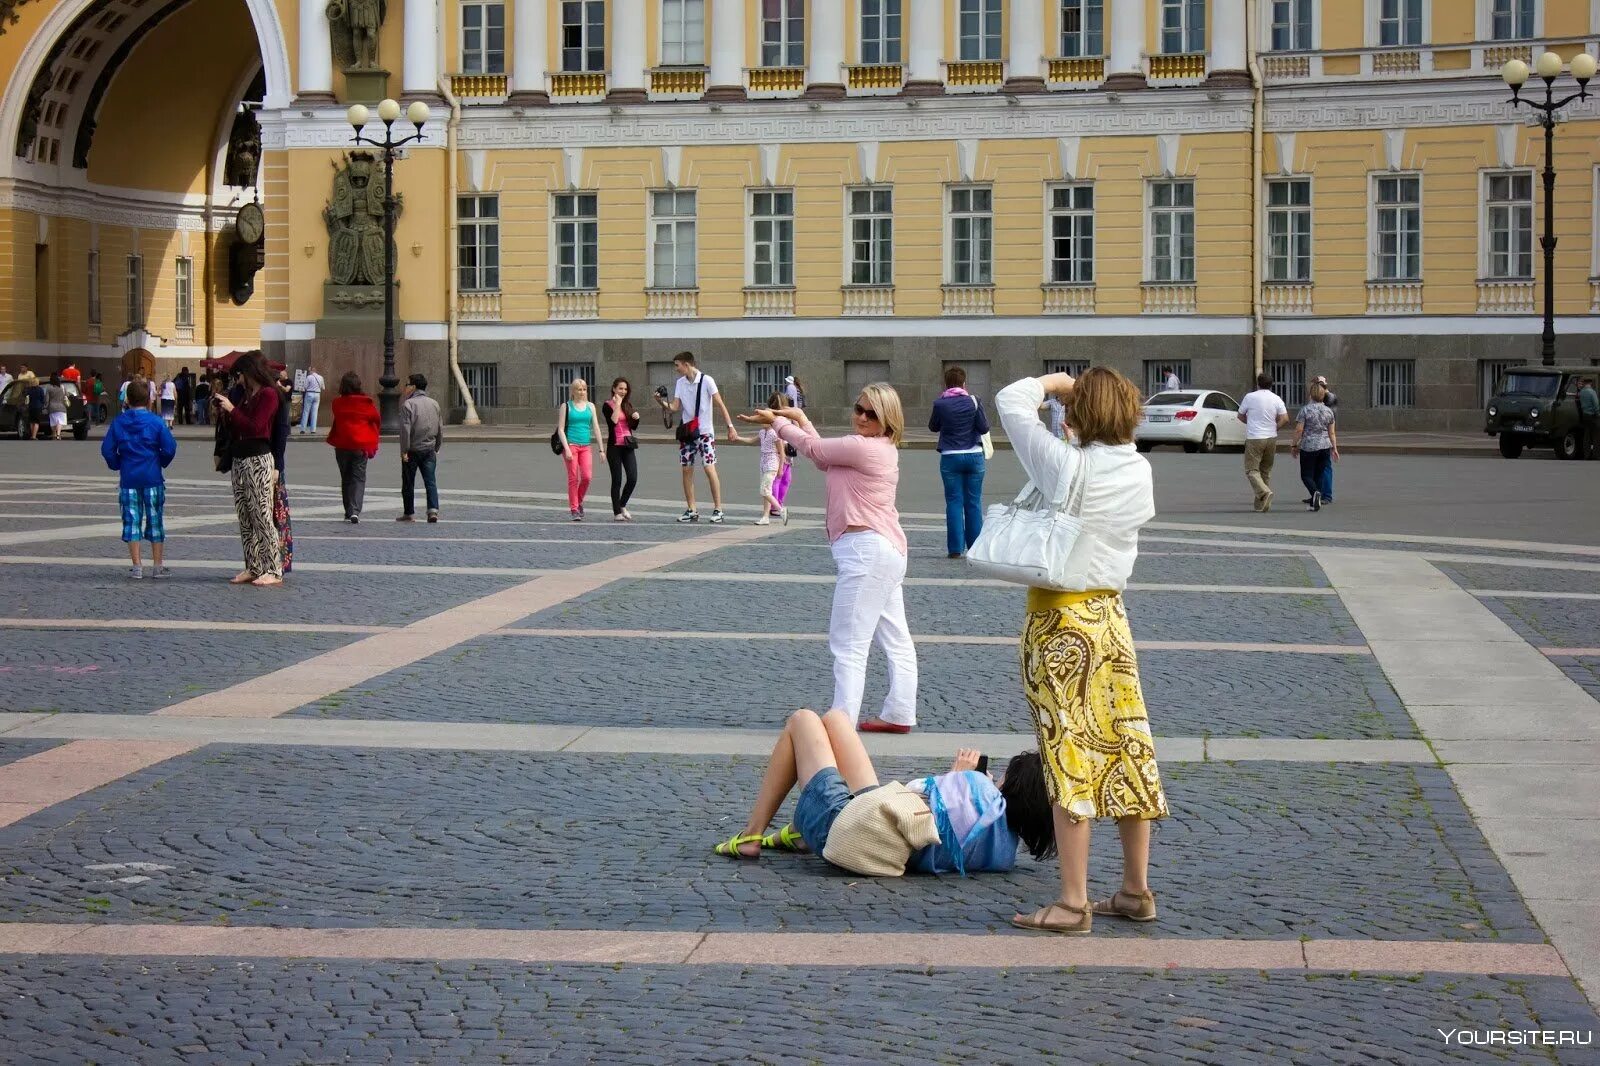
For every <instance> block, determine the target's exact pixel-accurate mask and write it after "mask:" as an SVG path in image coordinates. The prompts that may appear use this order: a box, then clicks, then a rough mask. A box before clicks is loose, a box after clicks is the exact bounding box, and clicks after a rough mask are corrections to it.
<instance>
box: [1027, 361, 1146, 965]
mask: <svg viewBox="0 0 1600 1066" xmlns="http://www.w3.org/2000/svg"><path fill="white" fill-rule="evenodd" d="M1047 394H1054V395H1055V396H1057V397H1059V398H1060V399H1061V400H1062V401H1063V402H1064V403H1066V404H1067V405H1068V409H1069V410H1070V411H1071V412H1072V414H1071V425H1072V430H1073V432H1074V435H1075V436H1076V440H1074V441H1070V442H1069V441H1063V440H1061V439H1059V438H1057V437H1055V436H1054V435H1052V434H1051V433H1050V431H1049V430H1048V429H1047V428H1045V426H1044V425H1043V423H1041V422H1040V421H1039V407H1040V405H1041V404H1042V403H1043V402H1044V398H1045V396H1046V395H1047ZM995 406H996V407H997V408H998V410H999V412H1000V421H1001V424H1003V425H1004V426H1005V430H1006V435H1007V436H1008V437H1009V438H1010V439H1011V446H1012V447H1013V448H1014V449H1015V450H1016V455H1017V459H1018V461H1019V462H1021V464H1022V469H1023V471H1024V472H1025V473H1026V474H1027V475H1028V478H1029V480H1030V481H1031V482H1032V483H1033V484H1034V486H1036V487H1037V488H1038V489H1039V491H1040V492H1041V493H1043V494H1044V496H1045V497H1046V498H1047V499H1056V498H1059V497H1060V496H1061V495H1062V494H1063V493H1066V494H1069V495H1071V496H1073V497H1074V498H1076V497H1077V495H1078V492H1079V490H1080V489H1081V492H1082V495H1081V499H1082V509H1081V517H1082V522H1083V533H1082V535H1081V536H1080V537H1079V539H1078V540H1077V542H1076V544H1075V545H1074V546H1073V552H1072V556H1071V557H1070V558H1071V560H1072V562H1073V564H1074V565H1073V567H1072V570H1071V573H1070V574H1069V575H1068V576H1067V580H1066V581H1065V582H1063V583H1062V584H1063V588H1064V589H1067V590H1070V591H1062V590H1057V589H1044V588H1033V589H1029V590H1028V616H1027V621H1026V623H1025V625H1024V628H1023V633H1022V651H1021V660H1022V684H1023V689H1024V692H1025V694H1026V696H1027V699H1028V706H1029V707H1030V708H1031V710H1032V711H1033V723H1034V729H1035V731H1036V732H1037V734H1038V737H1039V755H1040V757H1041V758H1042V759H1043V761H1044V774H1045V786H1046V788H1047V790H1048V792H1049V795H1050V800H1051V802H1052V804H1053V807H1052V810H1051V813H1052V815H1053V817H1054V819H1055V838H1056V848H1057V850H1058V853H1059V857H1060V861H1061V893H1060V895H1059V896H1058V897H1057V898H1056V900H1055V901H1054V902H1053V903H1047V904H1045V905H1044V906H1043V907H1041V908H1039V909H1038V910H1036V911H1034V912H1033V913H1032V914H1030V915H1026V916H1024V915H1018V916H1016V917H1015V918H1013V919H1012V923H1013V924H1014V925H1017V926H1020V927H1022V928H1024V929H1037V930H1044V931H1048V932H1053V933H1065V934H1068V935H1086V934H1088V933H1089V931H1090V928H1091V926H1092V924H1093V921H1094V916H1095V915H1097V914H1099V915H1115V916H1120V917H1124V918H1131V919H1133V920H1134V921H1140V922H1148V921H1154V920H1155V917H1156V904H1155V896H1154V894H1153V893H1152V892H1151V891H1150V885H1149V883H1148V866H1149V861H1150V821H1151V819H1155V818H1160V817H1163V816H1165V815H1166V813H1167V800H1166V796H1165V794H1164V793H1163V792H1162V788H1161V775H1160V772H1159V771H1158V769H1157V766H1156V757H1155V745H1154V742H1153V740H1152V738H1151V732H1150V723H1149V721H1148V719H1147V718H1146V716H1145V707H1144V697H1143V695H1142V692H1141V689H1140V685H1139V663H1138V660H1137V657H1136V656H1135V654H1134V644H1133V635H1132V633H1131V632H1130V631H1129V628H1128V616H1127V613H1126V612H1125V610H1124V609H1123V604H1122V590H1123V589H1125V588H1126V587H1127V584H1128V578H1129V576H1130V575H1131V574H1132V572H1133V564H1134V560H1135V559H1136V558H1137V557H1138V554H1139V529H1140V527H1142V526H1143V525H1144V524H1145V523H1146V522H1148V521H1150V519H1151V518H1153V517H1154V516H1155V494H1154V488H1153V485H1152V479H1151V476H1150V464H1149V463H1148V462H1146V461H1145V458H1144V456H1142V455H1140V454H1138V452H1137V451H1135V449H1134V443H1133V431H1134V428H1135V427H1136V426H1137V425H1138V424H1139V391H1138V389H1137V388H1135V387H1134V384H1133V383H1132V382H1131V381H1129V380H1128V379H1127V378H1125V377H1123V376H1122V375H1121V374H1118V373H1117V372H1116V371H1114V370H1111V369H1108V368H1106V367H1092V368H1090V369H1089V370H1087V371H1085V372H1084V375H1083V377H1081V378H1079V379H1077V380H1074V379H1073V378H1072V377H1071V375H1068V374H1047V375H1045V376H1044V377H1042V378H1023V379H1022V380H1021V381H1017V382H1013V383H1012V384H1011V385H1008V386H1007V387H1006V388H1004V389H1002V390H1001V391H1000V394H999V395H998V396H996V397H995ZM1080 478H1081V479H1084V480H1082V481H1079V479H1080ZM1080 553H1081V558H1080ZM1094 818H1115V819H1116V820H1117V829H1118V832H1119V834H1120V836H1121V837H1122V887H1121V889H1120V890H1119V891H1117V892H1116V893H1115V894H1113V895H1112V896H1111V897H1110V898H1109V899H1105V900H1101V901H1100V902H1098V903H1093V904H1091V903H1090V901H1089V834H1090V826H1091V821H1090V820H1091V819H1094Z"/></svg>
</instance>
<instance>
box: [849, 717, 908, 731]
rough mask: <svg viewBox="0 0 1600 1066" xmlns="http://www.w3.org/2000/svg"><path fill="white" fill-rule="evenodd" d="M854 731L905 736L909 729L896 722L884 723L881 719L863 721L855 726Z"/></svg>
mask: <svg viewBox="0 0 1600 1066" xmlns="http://www.w3.org/2000/svg"><path fill="white" fill-rule="evenodd" d="M856 729H858V730H860V731H861V732H863V733H899V734H905V733H909V732H911V727H910V726H908V725H900V724H899V723H898V722H885V721H884V720H883V719H882V718H868V719H865V720H864V721H863V722H862V723H861V724H860V725H858V726H856Z"/></svg>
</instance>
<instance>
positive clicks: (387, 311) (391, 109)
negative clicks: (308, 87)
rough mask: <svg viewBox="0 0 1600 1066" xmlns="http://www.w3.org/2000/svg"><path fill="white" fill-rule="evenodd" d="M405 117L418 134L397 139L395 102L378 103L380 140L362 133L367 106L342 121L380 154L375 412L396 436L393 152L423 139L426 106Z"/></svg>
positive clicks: (360, 106)
mask: <svg viewBox="0 0 1600 1066" xmlns="http://www.w3.org/2000/svg"><path fill="white" fill-rule="evenodd" d="M405 116H406V121H407V122H410V123H411V124H412V125H413V126H415V127H416V128H417V132H415V133H408V134H406V135H405V136H404V137H399V138H396V137H395V135H394V124H395V123H396V122H398V121H399V120H400V105H399V103H397V102H396V101H394V100H384V101H383V102H382V103H380V104H379V105H378V119H379V121H381V122H382V123H383V140H381V141H380V140H377V139H376V138H373V137H367V136H365V135H364V134H362V132H361V131H362V129H363V128H364V127H365V126H366V124H367V120H368V119H370V118H371V117H372V112H371V111H370V110H368V108H367V105H366V104H351V105H350V110H349V111H347V112H345V118H347V119H348V120H349V122H350V125H351V126H353V127H354V128H355V131H356V132H355V143H356V144H370V145H372V146H373V147H374V148H377V149H380V150H381V151H382V152H383V376H382V377H380V378H379V379H378V385H379V387H380V388H381V389H382V391H381V392H379V393H378V413H379V416H380V418H381V419H382V422H383V432H385V433H395V432H398V430H399V428H400V395H399V393H397V392H395V389H396V387H398V386H399V384H400V379H399V377H398V376H396V374H395V372H394V212H395V203H396V200H395V195H394V153H395V149H397V148H399V147H401V146H402V145H406V144H410V143H411V142H412V141H420V140H422V137H423V135H422V127H423V124H424V123H426V122H427V121H428V105H427V104H425V103H423V102H422V101H421V100H414V101H412V103H411V106H410V107H408V108H406V109H405Z"/></svg>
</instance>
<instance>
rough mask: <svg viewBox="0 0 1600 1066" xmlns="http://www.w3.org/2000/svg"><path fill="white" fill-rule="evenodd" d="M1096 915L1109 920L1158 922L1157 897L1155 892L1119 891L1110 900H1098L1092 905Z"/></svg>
mask: <svg viewBox="0 0 1600 1066" xmlns="http://www.w3.org/2000/svg"><path fill="white" fill-rule="evenodd" d="M1092 909H1093V910H1094V912H1095V913H1096V914H1100V915H1104V916H1105V917H1108V918H1126V919H1128V921H1130V922H1153V921H1155V920H1156V895H1155V893H1154V892H1140V893H1138V894H1135V893H1132V892H1124V891H1122V890H1121V889H1118V890H1117V891H1116V892H1115V893H1113V894H1112V896H1111V898H1110V899H1102V900H1096V901H1095V902H1094V904H1093V905H1092Z"/></svg>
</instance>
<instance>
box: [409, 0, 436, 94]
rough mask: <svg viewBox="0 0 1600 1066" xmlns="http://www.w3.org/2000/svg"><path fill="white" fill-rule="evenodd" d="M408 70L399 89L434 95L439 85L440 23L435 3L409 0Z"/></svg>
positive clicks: (423, 0) (430, 0)
mask: <svg viewBox="0 0 1600 1066" xmlns="http://www.w3.org/2000/svg"><path fill="white" fill-rule="evenodd" d="M405 10H406V21H405V42H406V47H405V67H404V69H403V71H402V72H401V75H400V79H401V80H400V90H401V92H403V93H405V94H406V95H408V96H409V95H411V94H413V93H427V94H429V95H433V94H434V93H436V92H438V86H439V22H438V17H439V15H438V9H437V8H436V7H435V6H434V0H406V9H405Z"/></svg>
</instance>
